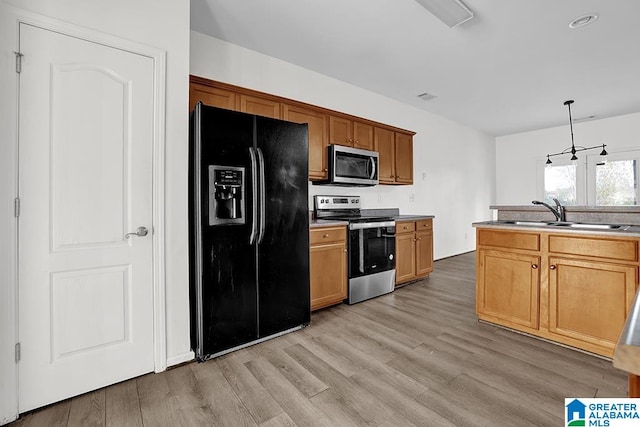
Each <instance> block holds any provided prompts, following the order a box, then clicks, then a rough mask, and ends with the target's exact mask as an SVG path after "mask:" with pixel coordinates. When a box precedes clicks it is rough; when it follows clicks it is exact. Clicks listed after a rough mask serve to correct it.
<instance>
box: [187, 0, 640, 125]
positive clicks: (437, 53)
mask: <svg viewBox="0 0 640 427" xmlns="http://www.w3.org/2000/svg"><path fill="white" fill-rule="evenodd" d="M464 2H465V4H466V5H467V6H468V7H469V8H470V9H471V10H473V12H474V13H475V15H476V16H475V18H474V19H472V20H470V21H468V22H466V23H463V24H461V25H460V26H458V27H456V28H449V27H447V26H446V25H445V24H444V23H442V22H441V21H439V20H438V19H436V18H435V17H434V16H433V15H432V14H431V13H429V12H428V11H427V10H426V9H424V8H423V7H422V6H421V5H420V4H419V3H417V2H416V1H415V0H347V1H345V0H241V1H238V0H191V29H192V30H195V31H198V32H201V33H204V34H208V35H210V36H213V37H216V38H219V39H222V40H226V41H228V42H230V43H233V44H236V45H239V46H243V47H246V48H249V49H252V50H255V51H258V52H261V53H264V54H266V55H269V56H272V57H275V58H279V59H281V60H283V61H287V62H290V63H293V64H296V65H298V66H301V67H304V68H307V69H310V70H314V71H316V72H319V73H321V74H324V75H327V76H331V77H334V78H336V79H339V80H342V81H345V82H348V83H351V84H353V85H356V86H359V87H362V88H364V89H368V90H370V91H373V92H377V93H379V94H382V95H385V96H387V97H389V98H393V99H396V100H398V101H401V102H404V103H406V104H410V105H413V106H415V107H418V108H421V109H424V110H426V111H429V112H432V113H435V114H438V115H441V116H444V117H447V118H449V119H451V120H454V121H456V122H459V123H462V124H465V125H467V126H470V127H472V128H475V129H479V130H482V131H484V132H486V133H488V134H490V135H494V136H502V135H508V134H512V133H518V132H524V131H530V130H535V129H542V128H547V127H552V126H557V125H562V124H567V122H568V115H567V109H566V107H565V106H564V105H563V102H564V101H565V100H567V99H574V100H575V104H573V106H572V114H573V118H574V119H581V118H583V117H588V116H594V115H595V116H596V119H599V118H605V117H611V116H617V115H622V114H628V113H635V112H640V46H639V42H640V24H639V23H638V19H639V18H640V1H638V0H614V1H612V0H561V1H559V0H464ZM588 13H597V14H598V15H599V18H598V19H597V20H596V21H595V22H594V23H592V24H590V25H587V26H585V27H582V28H578V29H570V28H569V25H568V24H569V22H571V21H572V20H573V19H575V18H577V17H579V16H581V15H584V14H588ZM424 92H428V93H431V94H434V95H436V96H437V97H436V98H434V99H432V100H429V101H423V100H422V99H420V98H418V97H417V95H418V94H421V93H424Z"/></svg>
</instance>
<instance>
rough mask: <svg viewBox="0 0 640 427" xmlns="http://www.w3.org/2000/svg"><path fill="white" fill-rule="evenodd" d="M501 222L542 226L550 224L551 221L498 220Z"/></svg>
mask: <svg viewBox="0 0 640 427" xmlns="http://www.w3.org/2000/svg"><path fill="white" fill-rule="evenodd" d="M500 223H502V224H512V225H530V226H536V227H540V226H544V225H552V224H553V223H552V222H547V221H500Z"/></svg>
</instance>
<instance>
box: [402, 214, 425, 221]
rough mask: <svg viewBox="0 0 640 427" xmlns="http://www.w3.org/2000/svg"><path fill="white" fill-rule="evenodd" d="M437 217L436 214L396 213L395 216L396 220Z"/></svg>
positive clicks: (417, 219)
mask: <svg viewBox="0 0 640 427" xmlns="http://www.w3.org/2000/svg"><path fill="white" fill-rule="evenodd" d="M429 218H435V216H434V215H396V216H394V217H393V219H395V220H396V221H419V220H421V219H429Z"/></svg>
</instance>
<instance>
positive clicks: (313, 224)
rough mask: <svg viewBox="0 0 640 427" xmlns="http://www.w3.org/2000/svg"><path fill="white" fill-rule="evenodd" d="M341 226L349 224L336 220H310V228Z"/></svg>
mask: <svg viewBox="0 0 640 427" xmlns="http://www.w3.org/2000/svg"><path fill="white" fill-rule="evenodd" d="M341 225H349V222H348V221H338V220H335V219H310V220H309V228H320V227H339V226H341Z"/></svg>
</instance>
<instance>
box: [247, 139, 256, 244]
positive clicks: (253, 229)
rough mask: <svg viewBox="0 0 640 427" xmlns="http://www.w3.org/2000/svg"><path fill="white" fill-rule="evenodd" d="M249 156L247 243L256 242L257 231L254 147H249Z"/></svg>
mask: <svg viewBox="0 0 640 427" xmlns="http://www.w3.org/2000/svg"><path fill="white" fill-rule="evenodd" d="M249 157H251V202H252V203H251V209H252V218H251V235H250V236H249V244H250V245H253V244H254V243H256V234H257V231H258V162H257V160H256V149H255V148H253V147H249Z"/></svg>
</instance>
